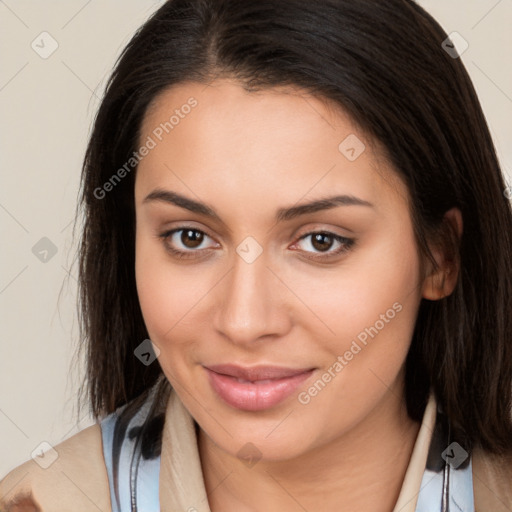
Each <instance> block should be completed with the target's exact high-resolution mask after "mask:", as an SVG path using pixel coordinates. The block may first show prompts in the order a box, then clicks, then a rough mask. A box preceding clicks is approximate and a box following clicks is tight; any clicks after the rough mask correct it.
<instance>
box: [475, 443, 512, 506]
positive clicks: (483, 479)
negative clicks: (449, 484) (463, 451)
mask: <svg viewBox="0 0 512 512" xmlns="http://www.w3.org/2000/svg"><path fill="white" fill-rule="evenodd" d="M473 491H474V495H475V510H476V512H486V511H488V510H492V511H493V512H510V510H512V453H511V454H508V455H505V456H497V455H491V454H489V453H486V452H484V451H483V450H481V449H476V450H475V451H474V454H473Z"/></svg>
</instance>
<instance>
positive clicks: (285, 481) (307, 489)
mask: <svg viewBox="0 0 512 512" xmlns="http://www.w3.org/2000/svg"><path fill="white" fill-rule="evenodd" d="M402 396H403V394H398V393H397V391H396V390H390V391H389V392H388V393H387V394H386V396H385V398H384V399H383V400H382V401H381V402H380V403H379V405H378V406H377V407H376V408H375V409H374V410H372V412H371V413H370V414H369V415H368V416H367V417H366V418H364V419H363V420H362V421H361V422H360V423H359V424H358V425H356V426H355V427H354V428H352V429H351V431H350V432H347V433H346V434H344V435H343V436H341V437H339V438H337V439H335V440H334V441H333V442H331V443H328V444H325V445H323V446H321V447H317V448H316V449H315V450H311V451H310V452H306V453H303V454H301V455H300V456H299V457H295V458H293V459H288V460H280V461H265V460H263V459H262V460H260V461H259V462H258V463H257V464H256V465H254V466H252V467H251V468H249V467H247V466H245V465H244V464H243V463H242V462H241V461H240V460H239V459H238V458H236V457H233V456H232V455H231V454H229V453H227V452H225V451H224V450H222V449H221V448H219V447H218V446H217V445H215V444H214V443H213V442H212V441H211V439H210V438H208V436H207V435H205V433H204V432H203V431H201V430H200V432H199V439H198V444H199V453H200V458H201V463H202V467H203V475H204V479H205V486H206V491H207V493H208V497H209V498H208V499H209V503H210V509H211V511H212V512H221V511H222V512H273V511H278V510H279V512H292V511H293V512H298V511H304V510H323V511H326V512H329V511H333V512H334V511H336V512H339V511H340V510H372V511H374V512H391V511H392V510H393V507H394V505H395V503H396V501H397V499H398V495H399V493H400V489H401V486H402V482H403V479H404V476H405V472H406V469H407V466H408V464H409V460H410V457H411V453H412V450H413V447H414V443H415V440H416V436H417V434H418V430H419V427H420V425H419V423H417V422H414V421H412V420H411V419H410V418H409V417H408V415H407V411H406V408H405V403H404V400H403V399H402V398H399V397H402ZM340 503H342V504H343V507H342V508H340Z"/></svg>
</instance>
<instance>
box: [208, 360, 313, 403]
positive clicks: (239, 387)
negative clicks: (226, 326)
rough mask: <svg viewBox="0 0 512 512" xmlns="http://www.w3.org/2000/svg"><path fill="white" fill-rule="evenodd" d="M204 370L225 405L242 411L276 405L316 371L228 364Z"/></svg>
mask: <svg viewBox="0 0 512 512" xmlns="http://www.w3.org/2000/svg"><path fill="white" fill-rule="evenodd" d="M203 368H204V369H205V371H206V373H207V374H208V379H209V382H210V385H211V387H212V389H213V391H214V392H215V393H216V394H217V395H218V396H219V397H220V398H221V399H222V400H223V401H224V402H225V403H227V404H228V405H230V406H232V407H234V408H236V409H241V410H245V411H262V410H265V409H270V408H271V407H274V406H276V405H278V404H279V403H281V402H282V401H284V400H285V399H286V398H288V397H289V396H290V395H291V394H292V393H293V392H294V391H295V390H296V389H297V388H298V387H299V386H300V385H301V384H302V383H303V382H304V381H305V380H307V379H308V378H309V377H310V376H311V375H312V374H313V372H314V371H315V368H298V369H296V368H285V367H279V366H253V367H241V366H236V365H229V364H225V365H213V366H208V367H206V366H204V367H203Z"/></svg>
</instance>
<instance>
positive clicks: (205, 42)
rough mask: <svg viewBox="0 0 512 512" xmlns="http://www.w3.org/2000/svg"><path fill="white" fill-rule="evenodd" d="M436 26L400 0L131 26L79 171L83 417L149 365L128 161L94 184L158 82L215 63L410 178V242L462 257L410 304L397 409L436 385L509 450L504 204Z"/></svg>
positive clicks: (186, 13)
mask: <svg viewBox="0 0 512 512" xmlns="http://www.w3.org/2000/svg"><path fill="white" fill-rule="evenodd" d="M447 37H448V36H447V34H446V33H445V32H444V30H443V29H442V28H441V27H440V25H439V24H438V23H437V22H436V21H435V20H434V19H433V18H432V17H431V16H430V15H429V14H427V13H426V12H425V11H424V10H423V9H422V8H420V7H419V6H418V5H416V4H415V3H414V2H413V1H411V0H387V1H385V2H382V1H379V0H316V1H312V0H258V1H249V0H170V1H168V2H167V3H165V4H164V5H163V6H162V7H161V8H160V9H158V10H157V11H156V12H155V13H154V14H153V15H152V16H151V18H150V19H149V20H148V21H147V22H146V23H145V24H144V25H143V26H142V27H141V28H140V29H139V30H138V31H137V33H136V34H135V35H134V37H133V38H132V40H131V41H130V42H129V44H128V45H127V46H126V48H125V49H124V51H123V52H122V54H121V56H120V58H119V60H118V61H117V63H116V66H115V69H114V71H113V73H112V76H111V78H110V80H109V82H108V85H107V89H106V93H105V96H104V98H103V100H102V103H101V106H100V108H99V111H98V113H97V117H96V119H95V123H94V127H93V131H92V134H91V137H90V141H89V145H88V148H87V152H86V157H85V161H84V165H83V171H82V182H81V190H80V202H79V209H80V210H82V212H83V218H84V225H83V232H82V237H81V244H80V248H79V264H80V268H79V290H80V320H81V340H82V341H81V343H82V345H81V349H82V350H85V351H86V358H87V375H86V381H85V383H84V387H83V388H82V390H83V389H84V388H85V387H87V396H88V401H89V404H90V407H91V410H92V412H93V414H94V415H95V416H100V415H102V414H106V413H110V412H113V411H114V410H115V409H116V408H117V407H118V406H120V405H122V404H125V403H127V402H129V401H131V400H133V399H134V398H135V397H139V396H143V395H144V394H145V393H147V392H148V389H149V388H150V387H151V386H152V385H153V384H154V383H155V382H156V380H157V378H158V377H159V375H160V374H161V368H160V367H159V366H158V364H151V365H149V366H146V365H144V364H141V362H140V361H139V360H138V359H137V358H136V357H135V356H134V350H135V349H136V347H137V346H138V345H139V344H140V343H141V342H142V341H143V340H144V339H146V338H148V333H147V330H146V327H145V325H144V321H143V317H142V314H141V310H140V306H139V302H138V298H137V290H136V285H135V271H134V264H135V212H134V181H135V174H136V166H135V167H134V168H133V170H132V171H131V172H126V173H124V174H123V176H124V177H123V179H122V180H120V181H119V182H116V183H115V186H111V187H107V186H105V184H107V183H109V180H111V178H112V176H113V175H114V174H115V173H116V172H117V171H118V170H119V169H121V168H123V166H124V165H126V162H128V161H129V159H130V158H131V157H132V156H133V154H134V152H135V151H136V150H137V148H138V146H139V145H140V143H141V141H140V140H139V131H140V126H141V121H142V119H143V117H144V115H145V112H146V110H147V108H148V105H149V104H150V103H151V101H152V100H153V99H155V97H156V96H157V95H158V94H159V93H161V92H163V91H164V90H166V89H168V88H170V87H172V86H173V85H175V84H178V83H180V82H184V81H186V80H192V81H196V82H200V83H208V82H210V81H211V80H213V79H215V78H216V77H224V76H227V77H231V78H235V79H237V80H238V81H239V83H240V84H241V85H243V86H244V87H246V88H247V89H248V90H256V89H265V88H271V87H275V86H287V85H290V86H295V87H299V88H302V89H304V90H305V91H308V92H310V93H312V94H314V95H316V96H317V97H319V98H323V99H326V100H329V101H330V102H334V104H336V105H338V106H339V107H341V108H342V109H343V110H344V111H345V112H346V113H348V114H349V115H350V116H351V118H352V119H353V120H354V121H355V122H356V123H357V124H358V125H359V126H360V127H361V128H362V129H363V130H364V131H365V132H366V133H367V134H368V135H369V136H371V137H374V138H375V140H377V141H379V142H380V143H381V145H382V146H383V147H384V149H385V152H386V157H387V159H388V160H389V162H390V163H391V165H392V166H393V168H394V169H395V171H396V172H397V174H398V175H399V176H400V177H401V179H402V180H403V181H404V182H405V183H406V185H407V187H408V190H409V194H410V200H411V201H410V202H411V207H410V208H411V217H412V220H413V224H414V232H415V237H416V241H417V244H418V249H419V251H420V253H421V254H422V256H423V257H424V258H425V259H427V258H429V259H430V260H431V261H432V259H433V258H432V255H431V254H430V251H429V246H428V243H429V241H432V240H438V241H440V243H443V244H445V246H446V247H448V248H451V250H452V251H453V252H454V253H456V254H457V258H458V259H459V261H460V268H461V272H460V274H459V278H458V282H457V284H456V288H455V290H454V292H453V293H452V294H451V295H450V296H448V297H446V298H444V299H442V300H439V301H428V300H422V302H421V304H420V308H419V312H418V317H417V322H416V326H415V330H414V334H413V338H412V343H411V348H410V351H409V354H408V357H407V361H406V403H407V408H408V412H409V414H410V416H411V417H412V418H414V419H419V418H420V417H421V413H422V411H423V409H424V406H425V403H426V400H427V396H428V392H429V390H430V389H433V390H434V392H435V394H436V397H437V399H438V401H439V403H440V405H441V407H442V408H443V410H444V411H445V413H446V414H447V416H448V418H449V420H450V422H451V425H452V428H453V432H454V433H455V434H456V436H457V438H458V439H461V440H463V442H464V445H465V447H466V448H467V449H469V448H471V447H472V446H475V445H479V446H481V447H483V448H484V449H485V450H488V451H490V452H495V453H503V452H505V451H506V450H508V449H510V448H511V443H512V441H511V440H512V419H511V409H512V265H511V255H512V213H511V205H510V203H509V201H508V199H507V198H506V197H505V194H504V190H505V183H504V179H503V175H502V172H501V169H500V165H499V163H498V159H497V156H496V152H495V148H494V145H493V141H492V139H491V136H490V133H489V129H488V126H487V124H486V120H485V118H484V115H483V112H482V109H481V106H480V103H479V101H478V98H477V95H476V93H475V90H474V87H473V85H472V83H471V80H470V78H469V76H468V74H467V72H466V70H465V68H464V66H463V64H462V62H461V60H460V58H454V55H453V54H452V55H450V54H448V53H447V52H446V51H445V50H444V48H443V46H442V43H443V41H445V40H446V39H447ZM125 169H126V167H125ZM110 183H111V182H110ZM107 188H108V191H107V192H106V190H107ZM452 207H457V208H459V209H460V211H461V212H462V217H463V223H464V230H463V234H462V238H461V240H460V244H459V243H456V242H454V240H453V236H450V233H449V232H447V231H446V229H444V224H443V222H442V219H443V216H444V214H445V212H446V211H447V210H449V209H450V208H452Z"/></svg>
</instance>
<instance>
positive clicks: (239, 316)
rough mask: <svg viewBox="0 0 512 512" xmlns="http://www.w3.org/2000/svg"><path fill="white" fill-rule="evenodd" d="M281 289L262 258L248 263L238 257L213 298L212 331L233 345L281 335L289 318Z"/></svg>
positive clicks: (286, 328) (246, 343) (288, 325)
mask: <svg viewBox="0 0 512 512" xmlns="http://www.w3.org/2000/svg"><path fill="white" fill-rule="evenodd" d="M280 286H282V285H281V284H280V283H279V280H278V279H276V278H275V276H274V275H273V273H272V272H271V271H270V269H269V268H268V267H267V262H266V261H265V258H263V257H261V256H260V257H258V258H257V259H255V260H253V261H252V262H251V263H248V262H247V261H245V260H244V258H243V257H238V256H237V261H236V262H235V264H234V266H233V268H232V269H231V271H230V272H229V274H228V275H227V276H226V279H224V280H223V283H222V285H221V286H220V287H219V293H218V294H217V296H216V297H215V300H216V302H217V304H216V311H215V315H214V327H215V329H216V330H217V331H218V332H220V333H222V334H223V335H224V336H225V337H227V338H229V339H230V340H231V341H232V342H233V343H237V344H244V345H250V344H252V342H254V341H257V340H261V339H262V338H269V337H276V336H281V335H283V334H284V333H285V332H286V331H287V330H288V329H289V328H290V318H289V317H288V315H287V313H286V308H285V307H284V303H283V298H282V291H281V290H279V287H280Z"/></svg>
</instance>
